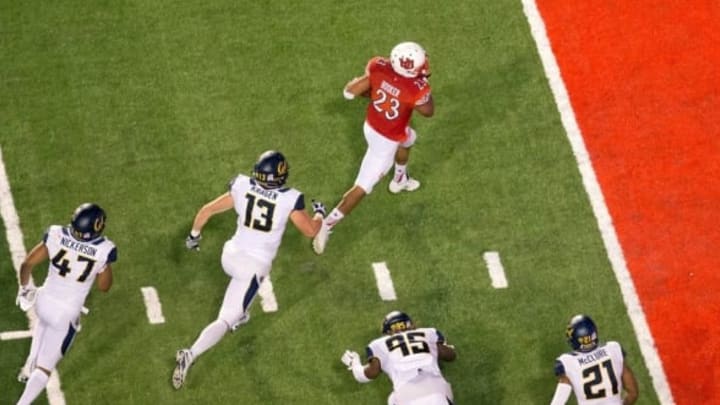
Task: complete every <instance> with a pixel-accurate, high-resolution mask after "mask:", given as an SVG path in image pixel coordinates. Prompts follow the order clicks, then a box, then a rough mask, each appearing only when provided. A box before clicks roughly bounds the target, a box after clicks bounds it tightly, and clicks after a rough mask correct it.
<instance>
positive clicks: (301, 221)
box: [290, 200, 326, 238]
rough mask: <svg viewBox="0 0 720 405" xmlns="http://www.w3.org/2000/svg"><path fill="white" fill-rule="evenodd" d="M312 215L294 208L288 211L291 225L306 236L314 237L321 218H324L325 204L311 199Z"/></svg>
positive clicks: (318, 228)
mask: <svg viewBox="0 0 720 405" xmlns="http://www.w3.org/2000/svg"><path fill="white" fill-rule="evenodd" d="M312 208H313V217H312V218H310V215H309V214H308V213H307V211H305V210H294V211H293V212H291V213H290V220H291V221H292V223H293V225H295V227H296V228H297V229H298V230H299V231H300V232H301V233H302V234H303V235H305V236H307V237H308V238H314V237H315V235H317V233H318V232H319V231H320V227H321V226H322V221H323V218H325V214H326V210H325V204H323V203H321V202H320V201H315V200H312Z"/></svg>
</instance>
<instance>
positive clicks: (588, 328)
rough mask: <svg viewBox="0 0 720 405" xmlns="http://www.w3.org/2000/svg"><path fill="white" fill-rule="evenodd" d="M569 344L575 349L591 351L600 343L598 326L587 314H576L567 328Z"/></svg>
mask: <svg viewBox="0 0 720 405" xmlns="http://www.w3.org/2000/svg"><path fill="white" fill-rule="evenodd" d="M565 335H566V336H567V342H568V344H569V345H570V346H571V347H572V348H573V350H579V351H581V352H589V351H592V350H595V348H596V347H597V345H598V334H597V326H595V322H593V320H592V319H590V317H589V316H587V315H582V314H580V315H575V316H573V318H572V319H571V320H570V323H569V324H568V326H567V329H566V330H565Z"/></svg>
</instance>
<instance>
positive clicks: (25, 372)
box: [17, 359, 35, 384]
mask: <svg viewBox="0 0 720 405" xmlns="http://www.w3.org/2000/svg"><path fill="white" fill-rule="evenodd" d="M34 363H35V362H34V361H31V360H30V359H27V361H26V362H25V364H24V365H23V366H22V368H21V369H20V372H19V373H18V375H17V380H18V382H21V383H23V384H24V383H26V382H27V381H28V380H29V379H30V374H31V373H32V371H33V370H34V369H35V364H34Z"/></svg>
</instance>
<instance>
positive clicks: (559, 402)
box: [550, 383, 572, 405]
mask: <svg viewBox="0 0 720 405" xmlns="http://www.w3.org/2000/svg"><path fill="white" fill-rule="evenodd" d="M571 392H572V387H571V386H570V384H565V383H558V385H557V387H556V388H555V395H554V396H553V399H552V401H551V402H550V405H565V404H566V403H567V400H568V399H570V393H571Z"/></svg>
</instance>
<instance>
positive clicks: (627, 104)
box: [537, 0, 720, 405]
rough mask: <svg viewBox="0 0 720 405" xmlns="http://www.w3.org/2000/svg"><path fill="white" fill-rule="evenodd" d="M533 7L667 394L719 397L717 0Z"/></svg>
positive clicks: (697, 399) (595, 1)
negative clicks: (650, 337) (555, 63)
mask: <svg viewBox="0 0 720 405" xmlns="http://www.w3.org/2000/svg"><path fill="white" fill-rule="evenodd" d="M537 5H538V8H539V9H540V12H541V14H542V17H543V19H544V20H545V24H546V28H547V33H548V36H549V38H550V42H551V44H552V47H553V51H554V53H555V56H556V58H557V61H558V64H559V66H560V71H561V72H562V76H563V79H564V81H565V85H566V87H567V89H568V93H569V95H570V99H571V101H572V105H573V108H574V110H575V114H576V118H577V121H578V125H579V126H580V129H581V131H582V133H583V137H584V139H585V143H586V146H587V149H588V152H589V153H590V156H591V158H592V161H593V166H594V168H595V172H596V175H597V178H598V181H599V183H600V186H601V187H602V190H603V193H604V196H605V199H606V203H607V206H608V209H609V211H610V213H611V215H612V217H613V220H614V223H615V228H616V231H617V234H618V238H619V240H620V243H621V245H622V247H623V251H624V253H625V258H626V260H627V265H628V269H629V271H630V273H631V274H632V277H633V280H634V282H635V287H636V289H637V292H638V295H639V297H640V301H641V303H642V306H643V309H644V311H645V315H646V317H647V320H648V323H649V324H650V328H651V329H652V334H653V336H654V338H655V343H656V344H657V347H658V352H659V354H660V358H661V360H662V362H663V364H664V368H665V373H666V375H667V377H668V380H669V383H670V386H671V389H672V391H673V395H674V397H675V401H676V402H677V404H680V405H685V404H687V405H689V404H720V34H718V33H719V32H720V4H719V3H718V2H717V1H716V0H687V1H672V2H670V1H661V2H658V1H650V0H639V1H619V2H608V1H601V0H584V1H566V0H537ZM641 388H643V387H641ZM644 388H645V389H646V390H647V389H650V387H644ZM641 396H642V393H641Z"/></svg>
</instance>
